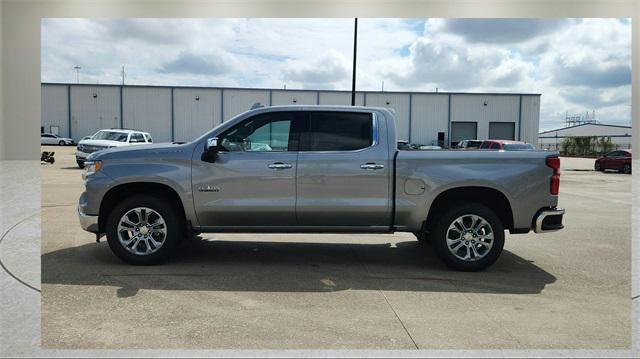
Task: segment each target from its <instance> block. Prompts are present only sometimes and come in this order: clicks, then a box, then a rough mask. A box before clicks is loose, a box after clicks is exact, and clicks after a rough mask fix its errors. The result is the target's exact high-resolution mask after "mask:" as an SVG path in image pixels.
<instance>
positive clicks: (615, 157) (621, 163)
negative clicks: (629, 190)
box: [593, 150, 631, 174]
mask: <svg viewBox="0 0 640 359" xmlns="http://www.w3.org/2000/svg"><path fill="white" fill-rule="evenodd" d="M593 168H594V169H595V170H596V171H604V170H617V171H620V172H623V173H627V174H630V173H631V150H617V151H612V152H609V153H607V154H606V155H604V156H602V157H598V159H597V160H596V163H595V164H594V165H593Z"/></svg>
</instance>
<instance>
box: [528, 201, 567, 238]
mask: <svg viewBox="0 0 640 359" xmlns="http://www.w3.org/2000/svg"><path fill="white" fill-rule="evenodd" d="M563 216H564V209H563V208H557V207H553V208H543V209H541V210H540V211H539V212H538V214H537V215H536V216H535V218H534V220H533V231H534V232H536V233H545V232H554V231H559V230H561V229H562V228H564V225H563V224H562V217H563Z"/></svg>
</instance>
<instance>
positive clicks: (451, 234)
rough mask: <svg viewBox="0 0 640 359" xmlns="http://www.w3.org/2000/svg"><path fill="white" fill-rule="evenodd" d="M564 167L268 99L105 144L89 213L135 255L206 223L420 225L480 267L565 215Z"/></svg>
mask: <svg viewBox="0 0 640 359" xmlns="http://www.w3.org/2000/svg"><path fill="white" fill-rule="evenodd" d="M559 167H560V160H559V158H558V154H557V153H554V152H548V151H512V152H508V151H507V152H505V151H487V150H476V151H455V150H452V151H401V150H398V145H397V139H396V128H395V123H394V115H393V113H392V112H391V111H389V110H387V109H384V108H372V107H346V106H345V107H342V106H277V107H263V108H258V109H254V110H251V111H248V112H245V113H242V114H240V115H238V116H236V117H234V118H233V119H231V120H229V121H226V122H224V123H222V124H221V125H219V126H218V127H216V128H214V129H213V130H211V131H209V132H208V133H206V134H204V135H203V136H201V137H199V138H198V139H196V140H194V141H192V142H189V143H185V144H155V145H143V146H136V147H127V148H114V149H109V150H105V151H100V152H96V153H94V154H92V155H91V156H90V157H89V158H88V161H87V162H86V168H85V173H84V175H83V177H84V179H85V186H86V190H85V192H83V193H82V195H81V196H80V200H79V207H78V215H79V218H80V223H81V225H82V228H83V229H85V230H87V231H89V232H92V233H95V234H96V240H99V239H100V237H101V236H102V235H103V234H106V236H107V241H108V243H109V246H110V248H111V250H112V251H113V252H114V253H115V254H116V255H117V256H118V257H119V258H121V259H122V260H124V261H126V262H128V263H131V264H156V263H161V262H163V261H165V260H167V259H168V258H169V257H170V256H171V254H172V253H173V252H174V249H175V248H176V245H177V244H178V243H179V241H180V240H182V239H184V238H188V237H190V236H192V235H194V234H197V233H202V232H289V233H291V232H297V233H303V232H324V233H393V232H411V233H414V234H415V236H416V237H417V239H418V240H419V241H421V242H424V243H428V244H430V245H431V246H433V248H434V250H435V251H436V252H437V254H438V255H439V257H440V258H442V260H443V261H444V262H445V263H446V264H447V265H449V266H450V267H452V268H455V269H459V270H468V271H474V270H480V269H483V268H486V267H487V266H489V265H491V264H492V263H493V262H495V261H496V260H497V258H498V257H499V256H500V253H501V252H502V249H503V246H504V238H505V230H508V231H509V232H510V233H527V232H529V231H530V230H534V231H535V232H537V233H539V232H547V231H555V230H559V229H561V228H563V225H562V217H563V214H564V210H563V209H560V208H557V207H556V206H557V203H558V189H559V176H560V173H559Z"/></svg>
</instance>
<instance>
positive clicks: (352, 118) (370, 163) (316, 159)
mask: <svg viewBox="0 0 640 359" xmlns="http://www.w3.org/2000/svg"><path fill="white" fill-rule="evenodd" d="M307 113H308V115H307V118H308V122H307V126H308V128H307V129H305V130H303V132H302V134H301V136H300V152H299V154H298V173H297V176H296V187H297V200H296V216H297V219H298V225H300V226H308V227H315V226H319V227H332V226H336V227H369V230H370V229H372V228H371V227H377V226H379V227H380V228H381V230H388V228H389V224H390V213H391V200H390V187H389V184H390V180H391V179H390V173H391V171H392V168H391V166H392V163H391V159H390V154H389V149H388V145H387V139H386V137H383V136H380V135H379V126H380V123H379V121H380V119H379V118H377V116H376V113H375V112H373V113H372V112H349V111H345V112H335V111H308V112H307Z"/></svg>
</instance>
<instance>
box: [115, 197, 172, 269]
mask: <svg viewBox="0 0 640 359" xmlns="http://www.w3.org/2000/svg"><path fill="white" fill-rule="evenodd" d="M181 218H182V215H181V214H180V213H179V212H178V209H177V208H176V207H175V206H173V205H172V204H171V203H170V202H168V201H166V200H164V199H162V198H160V197H157V196H152V195H139V196H133V197H130V198H127V199H125V200H124V201H122V202H121V203H119V204H118V205H116V206H115V207H114V208H113V210H112V211H111V213H110V214H109V217H108V219H107V223H106V228H105V232H106V234H107V241H108V243H109V247H110V248H111V250H112V251H113V253H114V254H115V255H116V256H117V257H118V258H120V259H122V260H123V261H125V262H127V263H129V264H135V265H152V264H159V263H162V262H165V261H166V260H168V259H169V257H170V256H171V254H172V253H173V252H174V250H175V248H176V245H177V244H178V242H179V241H180V238H181V236H182V235H183V229H184V225H183V224H182V223H181V220H180V219H181Z"/></svg>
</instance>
